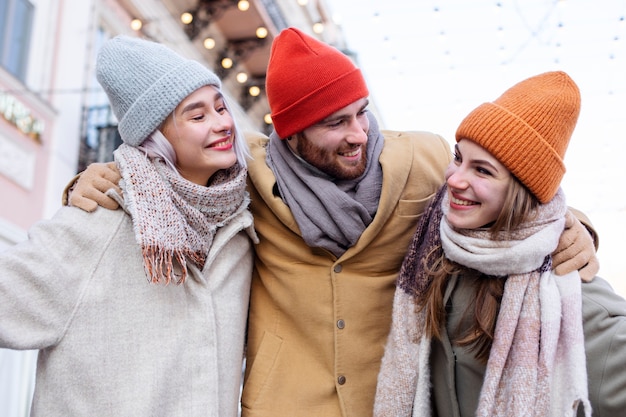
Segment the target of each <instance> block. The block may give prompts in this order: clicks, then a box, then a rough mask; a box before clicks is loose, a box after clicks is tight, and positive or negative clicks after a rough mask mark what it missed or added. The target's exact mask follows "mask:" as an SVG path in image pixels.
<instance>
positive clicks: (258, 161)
mask: <svg viewBox="0 0 626 417" xmlns="http://www.w3.org/2000/svg"><path fill="white" fill-rule="evenodd" d="M382 133H383V134H384V136H385V144H384V148H383V151H382V154H381V156H380V159H379V160H380V164H381V166H382V171H383V184H382V193H381V197H380V204H379V206H378V211H377V213H376V216H375V218H374V220H373V222H372V223H371V224H370V225H369V226H368V227H367V228H366V229H365V231H364V232H363V234H362V235H361V237H360V239H359V240H358V242H357V243H356V244H355V245H354V246H353V247H351V248H349V249H348V250H347V251H346V252H345V253H344V254H343V255H342V256H341V257H340V258H338V259H337V258H336V257H335V256H333V255H332V254H331V253H329V252H328V251H326V250H323V249H318V248H310V247H309V246H307V245H306V243H305V242H304V240H303V239H302V236H301V234H300V231H299V229H298V226H297V224H296V221H295V219H294V217H293V216H292V214H291V212H290V210H289V207H288V206H286V205H285V203H284V202H283V200H282V199H281V198H280V196H279V195H278V192H277V186H276V180H275V177H274V174H273V173H272V171H271V170H270V168H269V167H268V166H267V164H266V163H265V146H266V144H267V138H265V137H261V136H250V137H249V144H250V147H251V150H252V153H253V158H254V160H253V161H252V162H251V163H250V164H249V177H248V179H249V191H250V196H251V205H250V207H251V210H252V213H253V215H254V219H255V227H256V230H257V233H258V235H259V239H260V244H259V245H257V246H256V248H255V249H256V258H255V269H254V273H253V279H252V290H251V300H250V317H249V330H248V346H247V368H246V376H245V382H244V389H243V398H242V407H243V416H244V417H260V416H263V417H265V416H267V417H270V416H271V417H282V416H285V417H287V416H288V417H297V416H306V417H315V416H323V417H339V416H342V417H367V416H370V415H371V414H372V409H373V401H374V395H375V390H376V377H377V375H378V370H379V366H380V359H381V357H382V354H383V349H384V345H385V341H386V337H387V333H388V332H389V326H390V323H391V307H392V302H393V295H394V289H395V281H396V278H397V275H398V272H399V269H400V266H401V263H402V260H403V258H404V255H405V253H406V250H407V247H408V244H409V241H410V239H411V237H412V236H413V233H414V232H415V227H416V225H417V220H418V218H419V216H420V215H421V214H422V212H423V209H424V207H425V206H426V204H427V203H428V201H430V199H431V197H432V196H433V195H434V194H435V192H436V191H437V189H438V188H439V187H440V186H441V184H442V183H443V174H444V171H445V168H446V166H447V164H448V162H449V161H450V157H451V153H450V147H449V145H448V144H447V142H446V141H445V140H444V139H443V138H441V137H440V136H438V135H434V134H431V133H425V132H391V131H383V132H382Z"/></svg>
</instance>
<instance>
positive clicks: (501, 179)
mask: <svg viewBox="0 0 626 417" xmlns="http://www.w3.org/2000/svg"><path fill="white" fill-rule="evenodd" d="M511 181H513V177H512V175H511V172H510V171H509V170H508V169H507V168H506V167H505V166H504V165H502V164H501V163H500V161H498V160H497V159H496V158H495V157H494V156H493V155H491V154H490V153H489V152H487V151H486V150H485V149H484V148H483V147H481V146H480V145H478V144H476V143H475V142H473V141H471V140H469V139H461V140H460V141H459V142H458V143H457V144H456V146H455V147H454V159H453V160H452V161H451V162H450V165H448V168H447V169H446V182H447V184H448V197H449V201H450V204H449V210H448V214H447V215H446V218H447V219H448V223H450V225H452V226H453V227H456V228H458V229H475V228H479V227H485V226H487V225H489V224H490V223H493V222H494V221H495V220H496V219H497V218H498V216H499V215H500V212H501V211H502V207H503V206H504V201H505V198H506V195H507V190H508V188H509V185H510V183H511Z"/></svg>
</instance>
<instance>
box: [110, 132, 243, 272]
mask: <svg viewBox="0 0 626 417" xmlns="http://www.w3.org/2000/svg"><path fill="white" fill-rule="evenodd" d="M114 155H115V161H116V162H117V164H118V166H119V168H120V172H121V174H122V181H121V182H120V186H121V187H122V189H123V192H124V202H125V204H126V207H127V210H128V212H129V213H130V216H131V218H132V220H133V227H134V229H135V237H136V239H137V243H138V244H139V245H140V246H141V250H142V253H143V258H144V265H145V270H146V275H147V276H148V280H149V281H150V282H153V283H159V282H161V281H162V280H164V282H165V283H166V284H167V283H169V282H171V281H172V279H173V278H174V277H175V276H177V277H176V279H175V281H176V283H179V284H180V283H183V282H184V281H185V277H186V276H187V262H190V263H191V264H193V265H195V266H196V267H198V268H199V269H201V270H202V268H203V267H204V263H205V261H206V257H207V255H208V253H209V249H210V248H211V244H212V243H213V237H214V236H215V233H216V231H217V228H218V227H222V226H224V225H225V224H227V223H228V222H229V221H230V220H231V219H232V218H233V217H235V216H236V215H238V214H239V213H241V212H242V211H243V210H246V209H247V207H248V204H249V197H248V193H247V191H246V176H247V175H246V174H247V171H246V170H245V169H243V168H241V167H240V166H239V165H238V164H236V165H235V166H233V167H232V168H230V169H227V170H220V171H218V172H217V173H216V174H215V176H214V178H213V180H212V182H211V184H209V186H206V187H205V186H201V185H198V184H195V183H193V182H191V181H187V180H186V179H184V178H183V177H181V176H180V175H178V174H177V173H176V172H174V171H173V170H172V169H170V168H169V167H168V166H167V165H166V164H165V162H163V161H162V160H160V159H153V160H151V159H149V158H148V157H146V155H145V154H144V153H143V152H141V151H140V150H138V149H135V148H132V147H130V146H128V145H124V144H123V145H121V146H120V147H119V148H118V149H117V150H116V151H115V154H114ZM175 265H178V266H179V267H180V273H178V272H177V271H175V268H174V266H175Z"/></svg>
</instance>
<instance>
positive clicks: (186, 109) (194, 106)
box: [180, 91, 224, 114]
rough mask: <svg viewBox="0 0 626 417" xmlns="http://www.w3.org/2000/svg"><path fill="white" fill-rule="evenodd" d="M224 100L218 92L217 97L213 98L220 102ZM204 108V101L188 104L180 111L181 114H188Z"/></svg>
mask: <svg viewBox="0 0 626 417" xmlns="http://www.w3.org/2000/svg"><path fill="white" fill-rule="evenodd" d="M222 98H224V95H223V94H222V93H221V92H219V91H218V92H216V93H215V96H214V97H213V101H218V100H220V99H222ZM204 106H206V103H205V102H204V101H194V102H191V103H189V104H187V105H186V106H185V107H183V108H182V109H181V111H180V114H185V113H187V112H190V111H194V110H196V109H199V108H201V107H204Z"/></svg>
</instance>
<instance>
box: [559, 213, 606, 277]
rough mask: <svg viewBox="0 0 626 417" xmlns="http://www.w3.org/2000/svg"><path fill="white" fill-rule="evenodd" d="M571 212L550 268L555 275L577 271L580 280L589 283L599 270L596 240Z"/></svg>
mask: <svg viewBox="0 0 626 417" xmlns="http://www.w3.org/2000/svg"><path fill="white" fill-rule="evenodd" d="M594 238H595V236H593V235H592V234H591V231H590V230H589V229H587V227H585V226H584V225H583V224H582V223H581V222H580V221H579V220H578V219H577V218H576V216H574V214H573V213H572V212H571V211H568V212H567V215H566V217H565V230H564V231H563V233H562V234H561V239H560V240H559V245H558V247H557V248H556V250H555V251H554V253H553V254H552V267H553V268H554V272H555V273H556V274H557V275H564V274H566V273H568V272H572V271H575V270H578V273H579V274H580V278H581V279H582V280H583V281H585V282H589V281H591V280H593V278H594V277H595V276H596V274H597V273H598V271H599V270H600V263H599V261H598V258H597V257H596V241H597V240H596V239H594Z"/></svg>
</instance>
